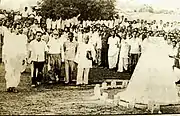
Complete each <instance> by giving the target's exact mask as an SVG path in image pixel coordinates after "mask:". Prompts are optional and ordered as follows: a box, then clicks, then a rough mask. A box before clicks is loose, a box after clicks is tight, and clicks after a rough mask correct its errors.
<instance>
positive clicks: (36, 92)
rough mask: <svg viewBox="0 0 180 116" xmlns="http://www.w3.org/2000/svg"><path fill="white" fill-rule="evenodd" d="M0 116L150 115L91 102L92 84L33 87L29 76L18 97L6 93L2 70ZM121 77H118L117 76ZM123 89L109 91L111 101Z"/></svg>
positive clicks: (178, 109) (169, 110) (175, 110)
mask: <svg viewBox="0 0 180 116" xmlns="http://www.w3.org/2000/svg"><path fill="white" fill-rule="evenodd" d="M0 69H1V70H0V115H18V114H21V115H23V114H26V115H33V114H43V115H45V114H46V115H50V114H51V115H53V114H57V115H90V114H91V115H98V114H148V112H146V111H145V110H141V109H128V108H125V107H123V106H115V105H114V104H113V102H102V101H99V100H90V99H89V98H90V97H91V96H93V87H94V85H93V84H91V85H89V86H86V87H77V86H64V85H61V84H56V85H41V86H40V87H38V88H31V87H30V82H31V78H30V74H28V73H27V74H23V75H22V77H21V83H20V85H19V87H18V89H19V91H20V92H19V93H17V94H15V93H8V92H6V90H5V80H4V68H3V66H2V65H1V67H0ZM100 71H101V72H99V71H97V70H93V71H91V77H94V76H97V78H100V77H101V76H106V77H109V76H112V73H111V74H108V73H110V72H107V71H106V73H105V72H104V71H102V69H100ZM117 75H118V74H117ZM120 91H121V90H120V89H114V90H107V91H106V92H108V93H109V99H110V100H111V99H113V95H115V94H116V93H117V92H120ZM161 111H162V113H180V106H165V107H161Z"/></svg>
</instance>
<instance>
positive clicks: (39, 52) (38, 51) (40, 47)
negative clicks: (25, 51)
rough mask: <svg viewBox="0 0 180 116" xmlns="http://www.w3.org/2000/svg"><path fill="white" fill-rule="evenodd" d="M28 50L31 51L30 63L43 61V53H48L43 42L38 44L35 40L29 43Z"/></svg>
mask: <svg viewBox="0 0 180 116" xmlns="http://www.w3.org/2000/svg"><path fill="white" fill-rule="evenodd" d="M29 50H30V51H31V58H30V59H31V61H37V62H43V61H45V51H48V48H47V44H46V43H45V42H44V41H40V42H38V41H37V40H33V41H32V42H31V43H30V47H29Z"/></svg>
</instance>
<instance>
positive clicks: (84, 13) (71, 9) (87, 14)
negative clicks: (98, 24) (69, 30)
mask: <svg viewBox="0 0 180 116" xmlns="http://www.w3.org/2000/svg"><path fill="white" fill-rule="evenodd" d="M114 2H115V0H43V2H42V4H41V5H40V7H41V12H42V15H43V16H45V17H51V18H53V17H62V18H63V19H69V18H72V17H74V16H77V15H78V14H79V13H80V14H81V16H80V17H79V19H80V20H98V19H112V17H113V16H114V14H115V13H116V12H115V11H114V10H115V7H114Z"/></svg>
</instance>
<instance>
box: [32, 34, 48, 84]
mask: <svg viewBox="0 0 180 116" xmlns="http://www.w3.org/2000/svg"><path fill="white" fill-rule="evenodd" d="M35 37H36V39H35V40H33V41H32V42H31V43H30V48H29V61H28V62H29V63H32V64H33V77H32V87H35V86H36V85H39V84H40V83H41V81H42V78H43V74H42V70H43V67H44V63H45V62H46V63H47V50H48V48H47V44H46V43H45V42H44V41H42V39H41V37H42V32H41V31H37V32H36V35H35ZM37 70H38V72H37Z"/></svg>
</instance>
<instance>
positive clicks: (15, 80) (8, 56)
mask: <svg viewBox="0 0 180 116" xmlns="http://www.w3.org/2000/svg"><path fill="white" fill-rule="evenodd" d="M26 43H27V40H26V38H25V36H23V35H15V34H13V33H10V32H7V33H6V34H5V44H4V46H3V49H4V51H3V56H4V57H3V60H4V64H5V71H6V74H5V79H6V87H7V88H9V87H17V86H18V84H19V82H20V76H21V72H23V71H24V70H25V69H26V65H25V64H24V65H23V60H25V59H26V58H27V48H26V47H27V46H26Z"/></svg>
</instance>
